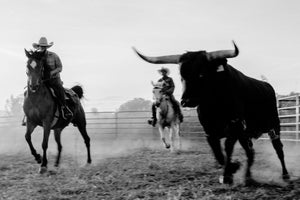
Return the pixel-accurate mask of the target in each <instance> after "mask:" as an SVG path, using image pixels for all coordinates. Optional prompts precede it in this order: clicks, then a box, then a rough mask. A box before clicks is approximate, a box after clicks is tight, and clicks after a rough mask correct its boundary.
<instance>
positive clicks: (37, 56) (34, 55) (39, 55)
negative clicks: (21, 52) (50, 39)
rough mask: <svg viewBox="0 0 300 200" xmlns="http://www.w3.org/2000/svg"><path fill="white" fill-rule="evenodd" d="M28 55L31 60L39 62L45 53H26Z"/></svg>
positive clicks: (31, 51)
mask: <svg viewBox="0 0 300 200" xmlns="http://www.w3.org/2000/svg"><path fill="white" fill-rule="evenodd" d="M28 53H29V54H30V57H31V58H34V59H37V60H41V59H42V58H43V57H44V56H45V52H40V51H33V50H30V51H28Z"/></svg>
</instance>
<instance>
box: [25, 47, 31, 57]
mask: <svg viewBox="0 0 300 200" xmlns="http://www.w3.org/2000/svg"><path fill="white" fill-rule="evenodd" d="M24 50H25V55H26V56H27V58H29V57H30V56H31V54H30V53H29V52H28V51H27V50H26V49H24Z"/></svg>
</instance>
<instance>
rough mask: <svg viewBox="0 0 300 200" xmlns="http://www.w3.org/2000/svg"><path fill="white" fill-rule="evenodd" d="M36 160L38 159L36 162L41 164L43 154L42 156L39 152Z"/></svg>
mask: <svg viewBox="0 0 300 200" xmlns="http://www.w3.org/2000/svg"><path fill="white" fill-rule="evenodd" d="M35 160H36V162H37V163H38V164H41V163H42V156H41V155H40V154H37V155H36V156H35Z"/></svg>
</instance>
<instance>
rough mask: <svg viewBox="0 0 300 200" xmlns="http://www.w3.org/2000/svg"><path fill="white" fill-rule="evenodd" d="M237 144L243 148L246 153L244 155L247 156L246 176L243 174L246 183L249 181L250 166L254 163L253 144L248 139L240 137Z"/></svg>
mask: <svg viewBox="0 0 300 200" xmlns="http://www.w3.org/2000/svg"><path fill="white" fill-rule="evenodd" d="M239 142H240V144H241V146H242V147H243V148H244V150H245V152H246V155H247V158H248V160H247V168H246V174H245V180H246V183H247V182H248V181H251V170H250V169H251V166H252V164H253V162H254V155H255V152H254V149H253V143H252V141H251V139H250V138H248V137H240V138H239Z"/></svg>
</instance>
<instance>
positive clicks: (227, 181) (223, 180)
mask: <svg viewBox="0 0 300 200" xmlns="http://www.w3.org/2000/svg"><path fill="white" fill-rule="evenodd" d="M219 182H220V183H221V184H229V185H231V184H233V176H232V175H231V176H220V177H219Z"/></svg>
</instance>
